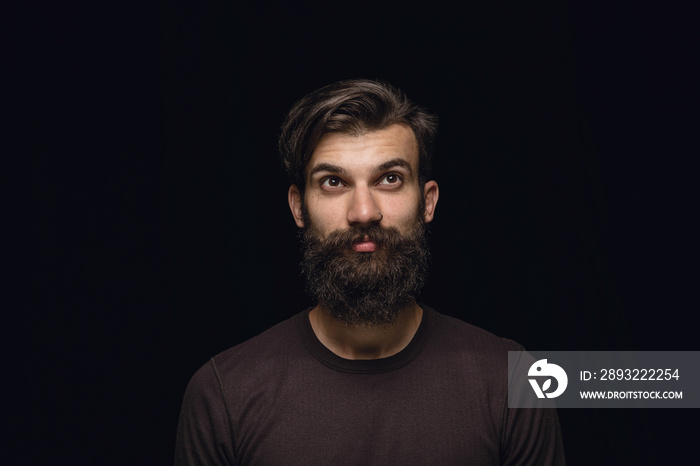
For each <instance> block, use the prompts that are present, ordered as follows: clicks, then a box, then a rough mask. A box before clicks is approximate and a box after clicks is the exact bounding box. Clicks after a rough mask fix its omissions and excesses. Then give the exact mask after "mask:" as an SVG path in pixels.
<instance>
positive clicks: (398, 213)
mask: <svg viewBox="0 0 700 466" xmlns="http://www.w3.org/2000/svg"><path fill="white" fill-rule="evenodd" d="M419 203H420V197H419V196H411V197H410V198H400V199H399V198H396V199H389V200H387V202H386V203H385V204H384V207H383V208H384V210H385V211H386V213H385V218H386V219H387V220H390V221H391V222H392V223H394V224H396V225H397V226H398V225H402V226H406V227H411V226H413V224H414V223H415V221H416V218H417V217H418V208H419ZM382 213H384V212H382Z"/></svg>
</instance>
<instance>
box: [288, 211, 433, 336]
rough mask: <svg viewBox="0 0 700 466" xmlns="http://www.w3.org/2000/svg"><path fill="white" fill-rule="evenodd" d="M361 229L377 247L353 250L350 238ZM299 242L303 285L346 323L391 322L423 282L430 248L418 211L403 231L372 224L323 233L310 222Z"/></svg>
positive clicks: (353, 239)
mask: <svg viewBox="0 0 700 466" xmlns="http://www.w3.org/2000/svg"><path fill="white" fill-rule="evenodd" d="M307 225H308V223H307ZM365 235H367V236H369V238H370V239H371V241H374V242H375V243H376V245H377V249H376V250H375V251H373V252H356V251H354V250H353V249H352V245H353V243H356V242H359V241H362V239H363V238H364V237H365ZM303 242H304V248H303V253H304V254H303V260H302V264H301V265H302V270H303V273H304V275H305V277H306V283H307V291H308V292H309V293H310V295H311V296H312V297H313V298H314V299H316V300H317V301H318V303H319V304H320V305H321V307H322V308H323V309H324V310H325V311H326V312H327V313H328V314H329V315H330V316H331V317H333V318H335V319H336V320H338V321H340V322H343V323H345V324H347V325H351V326H365V327H366V326H385V325H391V324H392V323H394V322H395V320H396V318H397V316H398V315H399V313H400V311H402V310H403V309H406V308H407V307H408V306H409V305H410V304H411V303H413V302H414V300H415V298H416V295H417V294H418V292H419V291H420V290H421V288H422V287H423V284H424V282H425V278H426V275H427V271H428V261H429V258H430V252H429V249H428V244H427V240H426V228H425V223H424V222H423V219H422V218H421V217H419V218H417V219H416V222H415V224H414V225H413V227H412V228H411V230H410V231H409V232H408V233H406V234H401V233H400V232H399V231H398V230H397V229H396V228H394V227H389V228H384V227H381V226H379V225H378V224H375V225H371V226H368V227H351V228H349V229H347V230H342V231H334V232H332V233H331V234H329V235H328V237H326V238H324V239H321V238H320V236H319V235H318V234H317V233H316V232H315V230H314V229H313V227H311V228H306V229H305V230H304V232H303Z"/></svg>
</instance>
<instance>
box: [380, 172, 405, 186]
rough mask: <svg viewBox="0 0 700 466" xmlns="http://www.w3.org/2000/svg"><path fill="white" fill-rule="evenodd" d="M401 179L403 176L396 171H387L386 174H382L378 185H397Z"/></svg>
mask: <svg viewBox="0 0 700 466" xmlns="http://www.w3.org/2000/svg"><path fill="white" fill-rule="evenodd" d="M402 181H403V178H401V175H399V174H398V173H389V174H387V175H384V176H383V177H382V179H381V180H379V184H380V185H384V186H387V185H398V184H401V182H402Z"/></svg>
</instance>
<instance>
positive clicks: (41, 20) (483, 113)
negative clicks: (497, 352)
mask: <svg viewBox="0 0 700 466" xmlns="http://www.w3.org/2000/svg"><path fill="white" fill-rule="evenodd" d="M247 3H249V4H248V5H243V4H241V3H239V2H223V1H219V2H198V3H197V4H187V3H184V2H174V1H171V2H164V4H163V5H162V7H161V8H160V9H154V8H150V9H148V8H145V7H143V6H140V7H134V6H128V7H127V6H124V5H116V4H115V5H113V6H105V5H102V4H95V5H91V6H88V5H76V4H68V5H66V4H60V5H57V4H52V5H50V6H49V5H45V6H41V7H38V6H36V5H29V6H27V7H26V8H25V11H23V12H22V17H23V19H26V24H24V22H23V23H22V24H21V25H20V26H19V27H13V28H11V29H10V32H11V36H12V41H10V45H11V49H12V50H11V58H13V59H14V60H13V63H15V64H14V65H13V66H11V67H9V68H8V72H9V74H12V75H13V76H17V77H18V78H19V80H18V82H17V86H14V87H13V88H12V89H11V90H12V94H13V96H14V97H17V98H18V102H19V104H20V106H19V107H18V108H17V111H16V113H15V114H14V115H13V116H14V118H13V120H14V121H19V122H20V123H21V124H22V126H21V129H20V130H18V131H14V130H13V133H14V134H12V136H19V142H20V144H19V145H18V146H17V150H16V151H14V152H13V153H14V154H15V157H12V159H13V161H17V162H19V169H17V171H14V170H10V169H8V171H7V172H6V175H9V176H7V178H8V181H14V182H18V184H19V185H20V187H21V188H22V189H20V190H18V191H16V193H18V194H16V195H15V196H14V197H12V196H11V197H10V199H9V200H10V201H11V202H10V203H11V204H12V207H16V208H17V211H16V212H15V211H14V210H12V213H13V214H16V215H17V221H16V222H12V226H13V227H14V226H18V228H17V229H16V230H15V229H14V228H12V230H13V231H17V232H18V233H19V237H18V238H17V241H13V242H12V243H10V244H8V249H9V250H10V253H17V257H18V258H19V259H20V261H19V266H18V267H17V268H14V267H13V268H12V270H11V275H12V280H9V281H8V282H7V283H8V285H9V288H10V291H11V292H13V293H11V296H12V297H13V299H11V300H10V301H9V303H10V307H11V308H10V309H9V310H10V312H9V314H8V315H10V316H11V318H10V320H9V321H8V327H7V329H8V330H6V331H9V332H10V335H9V336H10V338H9V341H10V342H11V343H12V344H11V349H10V352H8V353H7V354H8V355H9V358H8V359H9V360H10V361H9V365H8V366H7V369H6V370H7V372H6V373H7V374H8V375H9V380H10V388H12V390H11V391H10V392H9V395H8V397H7V402H8V404H9V406H10V410H9V412H8V414H7V415H6V416H5V420H6V422H7V425H8V427H9V428H8V429H7V435H6V439H7V440H8V444H9V445H10V447H11V448H10V449H9V452H8V455H9V460H10V461H9V462H7V463H6V464H101V465H108V464H114V465H117V464H120V465H121V464H170V463H171V462H172V449H173V445H174V436H175V429H176V425H177V417H178V411H179V404H180V401H181V397H182V393H183V391H184V389H185V386H186V383H187V381H188V379H189V377H190V376H191V375H192V373H193V372H194V371H195V370H196V369H197V368H198V367H199V366H201V365H202V364H203V363H204V362H206V360H207V359H208V358H209V357H211V356H213V355H214V354H216V353H218V352H219V351H222V350H224V349H226V348H228V347H230V346H233V345H235V344H236V343H239V342H241V341H243V340H245V339H247V338H250V337H251V336H254V335H256V334H258V333H259V332H261V331H263V330H264V329H266V328H268V327H269V326H271V325H273V324H274V323H276V322H279V321H281V320H283V319H285V318H287V317H289V316H291V315H293V314H295V313H296V312H298V311H300V310H301V309H303V308H304V307H305V306H307V305H308V304H310V303H309V302H308V300H307V298H306V297H305V295H304V294H303V282H302V280H301V279H300V277H299V274H298V265H297V264H298V262H299V253H298V240H297V237H296V234H297V232H296V227H295V226H294V223H293V221H292V218H291V215H290V214H289V211H288V207H287V204H286V190H287V180H286V178H285V176H284V175H283V173H282V171H281V169H280V166H279V161H278V159H277V155H276V138H277V134H278V128H279V125H280V123H281V122H282V119H283V117H284V114H285V112H286V110H288V108H289V107H290V106H291V105H292V103H293V102H294V101H295V100H296V99H298V98H300V97H301V96H302V95H304V94H305V93H307V92H309V91H311V90H313V89H315V88H317V87H320V86H322V85H324V84H328V83H330V82H333V81H336V80H339V79H346V78H357V77H365V78H379V79H385V80H388V81H390V82H392V83H393V84H395V85H397V86H399V87H401V88H402V89H404V90H405V91H406V92H407V94H408V95H409V96H410V97H411V98H413V99H414V100H415V101H417V102H419V103H421V104H423V105H425V106H427V107H429V108H430V109H431V110H433V111H435V112H437V113H438V114H439V116H440V118H441V126H440V134H439V140H438V147H437V149H438V152H437V156H436V159H435V179H436V180H437V181H438V182H439V183H440V193H441V197H440V201H439V204H438V208H437V214H436V219H435V221H434V222H433V224H432V227H431V244H432V250H433V253H434V260H433V266H432V269H431V276H430V279H429V284H428V286H427V287H426V289H425V290H424V293H423V297H422V300H424V301H425V302H426V303H429V304H430V305H431V306H433V307H435V308H436V309H438V310H439V311H440V312H442V313H445V314H449V315H452V316H455V317H458V318H461V319H463V320H466V321H468V322H471V323H473V324H475V325H478V326H480V327H482V328H484V329H486V330H489V331H490V332H492V333H495V334H497V335H499V336H504V337H508V338H511V339H514V340H517V341H518V342H520V343H522V344H523V345H525V347H526V348H528V349H531V350H694V349H697V343H696V341H697V340H696V338H695V331H694V330H695V329H694V324H695V318H694V314H695V313H696V312H697V301H696V300H695V299H694V298H695V293H694V285H696V282H697V277H696V274H697V272H696V271H695V268H694V267H692V265H693V264H694V263H695V256H696V252H695V249H694V248H695V246H694V243H695V241H694V240H695V236H694V234H693V232H692V231H691V229H692V227H693V225H694V217H695V216H696V211H697V208H696V202H695V194H694V190H693V189H692V187H693V186H694V181H695V180H694V165H693V163H694V160H695V158H696V157H697V148H696V144H695V140H694V139H693V140H692V141H691V133H692V131H694V130H695V126H696V125H695V123H696V122H697V121H696V120H697V118H696V116H695V113H694V112H693V111H694V110H695V109H696V106H695V102H696V95H695V89H694V86H693V87H692V88H691V85H692V84H693V83H694V80H693V78H692V77H691V76H690V73H691V72H692V70H693V61H695V59H694V58H693V57H694V54H695V53H694V50H695V47H694V44H693V42H691V40H692V39H693V38H692V37H691V34H690V28H689V27H687V25H686V24H685V23H686V21H685V18H686V17H687V13H684V12H682V11H680V10H675V9H674V8H672V7H670V6H669V7H664V8H663V9H658V6H656V4H652V3H647V4H645V3H639V2H631V1H624V2H612V3H611V2H556V1H536V2H535V1H529V2H508V3H502V2H473V3H469V4H466V5H456V4H454V5H448V4H441V3H438V2H422V3H419V4H412V3H410V2H405V3H400V4H393V5H390V4H389V3H380V4H377V3H376V2H353V3H349V2H348V3H343V4H340V3H338V4H334V3H331V2H326V3H320V2H319V3H316V2H311V3H307V4H305V5H292V4H291V3H289V2H279V3H274V2H247ZM15 26H17V25H16V24H15ZM13 173H14V175H13ZM14 298H16V299H14ZM685 395H686V396H688V395H690V394H685ZM693 412H694V411H692V410H672V409H662V410H604V409H599V410H573V409H570V410H560V419H561V423H562V431H563V435H564V440H565V447H566V451H567V457H568V461H569V464H571V465H587V464H611V465H612V464H657V463H665V464H672V463H678V462H681V460H682V458H684V455H685V454H686V453H688V452H690V451H692V450H693V441H694V437H695V436H694V429H692V428H690V425H691V414H692V413H693Z"/></svg>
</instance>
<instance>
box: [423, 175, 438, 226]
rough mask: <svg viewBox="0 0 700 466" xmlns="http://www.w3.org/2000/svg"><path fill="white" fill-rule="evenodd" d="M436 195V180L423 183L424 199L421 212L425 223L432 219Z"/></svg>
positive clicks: (436, 199)
mask: <svg viewBox="0 0 700 466" xmlns="http://www.w3.org/2000/svg"><path fill="white" fill-rule="evenodd" d="M438 197H440V190H439V189H438V184H437V182H435V181H433V180H431V181H428V182H427V183H425V186H424V187H423V198H424V199H425V212H424V213H423V218H424V219H425V223H430V222H432V221H433V217H434V216H435V207H436V206H437V201H438Z"/></svg>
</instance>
